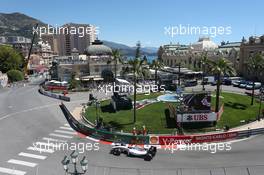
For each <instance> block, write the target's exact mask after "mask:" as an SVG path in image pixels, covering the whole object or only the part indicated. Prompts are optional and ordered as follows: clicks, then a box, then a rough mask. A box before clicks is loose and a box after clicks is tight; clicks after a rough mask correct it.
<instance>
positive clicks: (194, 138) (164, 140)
mask: <svg viewBox="0 0 264 175" xmlns="http://www.w3.org/2000/svg"><path fill="white" fill-rule="evenodd" d="M237 136H238V133H237V132H226V133H219V134H210V135H189V136H188V135H186V136H150V144H159V145H171V144H175V145H176V144H177V145H179V144H190V143H206V142H208V143H209V142H220V141H226V140H231V139H235V138H236V137H237Z"/></svg>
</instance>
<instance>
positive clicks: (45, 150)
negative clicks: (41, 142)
mask: <svg viewBox="0 0 264 175" xmlns="http://www.w3.org/2000/svg"><path fill="white" fill-rule="evenodd" d="M27 150H32V151H38V152H40V153H54V150H51V149H40V148H35V147H32V146H31V147H28V148H27Z"/></svg>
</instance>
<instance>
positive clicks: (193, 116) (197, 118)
mask: <svg viewBox="0 0 264 175" xmlns="http://www.w3.org/2000/svg"><path fill="white" fill-rule="evenodd" d="M214 121H217V114H216V113H215V112H211V113H187V114H177V122H180V123H181V122H182V123H188V122H214Z"/></svg>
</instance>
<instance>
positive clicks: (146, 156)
mask: <svg viewBox="0 0 264 175" xmlns="http://www.w3.org/2000/svg"><path fill="white" fill-rule="evenodd" d="M151 159H152V155H151V154H149V153H148V154H146V155H145V157H144V160H145V161H151Z"/></svg>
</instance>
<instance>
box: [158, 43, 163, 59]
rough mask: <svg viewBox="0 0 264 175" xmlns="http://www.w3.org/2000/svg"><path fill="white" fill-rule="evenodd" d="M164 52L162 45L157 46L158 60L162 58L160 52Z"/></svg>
mask: <svg viewBox="0 0 264 175" xmlns="http://www.w3.org/2000/svg"><path fill="white" fill-rule="evenodd" d="M163 52H164V49H163V47H162V46H160V47H159V50H158V53H157V54H158V60H162V54H163Z"/></svg>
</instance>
